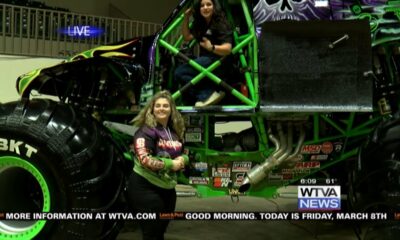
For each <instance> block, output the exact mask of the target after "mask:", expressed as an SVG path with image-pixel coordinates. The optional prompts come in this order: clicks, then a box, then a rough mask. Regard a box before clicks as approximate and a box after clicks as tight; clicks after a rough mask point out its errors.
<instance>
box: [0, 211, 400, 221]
mask: <svg viewBox="0 0 400 240" xmlns="http://www.w3.org/2000/svg"><path fill="white" fill-rule="evenodd" d="M4 220H17V221H32V220H250V221H257V220H324V221H326V220H328V221H336V220H338V221H343V220H357V221H377V220H398V221H400V212H399V213H397V212H395V213H393V212H391V213H384V212H371V213H360V212H171V213H151V212H140V213H129V212H112V213H91V212H73V213H61V212H51V213H50V212H34V213H7V212H0V221H4Z"/></svg>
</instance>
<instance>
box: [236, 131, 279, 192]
mask: <svg viewBox="0 0 400 240" xmlns="http://www.w3.org/2000/svg"><path fill="white" fill-rule="evenodd" d="M280 130H281V133H279V135H280V139H283V136H284V134H283V131H282V127H280ZM268 138H269V139H270V140H271V142H272V143H273V144H274V145H275V148H276V150H275V151H274V152H273V153H272V154H271V156H270V157H268V158H267V159H266V160H265V161H264V163H263V164H261V165H257V166H255V167H254V168H252V169H251V170H250V171H249V172H248V173H247V174H246V177H245V179H244V180H243V182H242V184H241V185H240V187H239V192H246V191H247V190H249V188H250V186H251V184H256V183H258V182H260V181H261V180H262V179H264V178H265V177H266V176H267V175H266V172H267V170H268V168H269V165H270V163H271V162H274V161H275V160H274V159H276V156H279V155H280V154H281V153H282V151H281V148H282V145H281V142H280V141H279V140H278V139H277V138H276V137H275V136H274V135H273V134H272V130H271V129H268Z"/></svg>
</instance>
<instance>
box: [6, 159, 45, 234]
mask: <svg viewBox="0 0 400 240" xmlns="http://www.w3.org/2000/svg"><path fill="white" fill-rule="evenodd" d="M11 186H12V187H11ZM0 192H1V196H0V206H2V208H3V209H5V210H6V212H5V213H4V214H7V212H18V211H20V212H24V213H27V212H49V211H50V191H49V187H48V185H47V183H46V181H45V179H44V177H43V175H42V174H41V172H40V171H39V170H38V169H37V168H36V167H35V166H34V165H32V164H31V163H29V162H27V161H25V160H24V159H21V158H18V157H13V156H2V157H0ZM31 217H32V215H31ZM45 224H46V221H45V220H38V221H35V220H32V221H26V220H13V221H10V220H3V221H0V239H31V238H33V237H35V236H36V235H37V234H38V233H39V232H40V231H41V230H42V229H43V227H44V226H45Z"/></svg>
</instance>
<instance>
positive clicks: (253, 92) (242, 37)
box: [155, 0, 259, 112]
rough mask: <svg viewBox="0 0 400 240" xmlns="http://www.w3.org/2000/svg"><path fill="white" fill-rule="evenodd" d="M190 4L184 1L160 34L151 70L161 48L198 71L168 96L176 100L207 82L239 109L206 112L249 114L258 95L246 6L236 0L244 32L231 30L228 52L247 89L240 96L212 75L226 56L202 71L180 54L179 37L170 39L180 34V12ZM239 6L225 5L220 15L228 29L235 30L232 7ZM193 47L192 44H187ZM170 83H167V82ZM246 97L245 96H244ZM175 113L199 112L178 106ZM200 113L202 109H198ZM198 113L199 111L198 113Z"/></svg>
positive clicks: (250, 21) (254, 42)
mask: <svg viewBox="0 0 400 240" xmlns="http://www.w3.org/2000/svg"><path fill="white" fill-rule="evenodd" d="M190 2H191V1H187V3H186V4H185V5H184V7H183V8H181V11H180V14H179V15H178V17H177V18H176V19H174V20H173V22H172V23H171V24H170V25H169V26H168V27H167V28H166V29H165V30H164V31H162V32H161V33H160V37H159V39H158V42H159V44H157V48H156V62H155V66H156V68H157V67H160V59H159V58H160V56H159V52H160V49H159V48H160V47H163V48H165V49H166V50H167V51H168V52H169V53H170V54H172V55H173V56H178V57H180V58H181V59H183V60H184V61H185V62H187V63H188V64H190V66H192V67H193V68H194V69H196V70H197V71H199V73H198V74H197V76H196V77H194V78H193V79H192V80H191V81H190V82H189V83H188V84H186V85H185V86H182V87H181V88H180V89H179V90H177V91H175V92H173V93H172V94H173V95H172V96H173V98H174V99H175V100H176V99H178V98H179V97H181V96H182V94H183V93H184V92H185V91H187V90H188V89H189V88H192V87H193V86H195V85H196V84H198V83H199V82H200V81H208V80H204V79H209V80H210V81H212V82H214V83H215V84H217V85H219V86H221V87H223V88H224V89H225V90H226V92H227V93H230V94H231V95H232V96H234V97H235V98H236V99H238V100H239V101H240V102H241V103H243V104H242V105H231V106H229V105H224V106H218V107H215V106H209V107H206V109H208V110H210V108H211V109H212V108H217V109H218V110H219V111H223V112H224V111H232V110H233V111H240V110H253V109H254V108H255V107H256V106H257V105H258V102H259V94H258V86H259V83H258V66H257V65H258V56H257V51H258V50H257V35H256V31H255V26H254V22H253V18H252V11H251V10H250V9H249V5H248V4H249V3H248V1H246V0H240V8H241V10H242V13H243V17H244V20H245V25H246V28H247V29H246V31H243V32H245V33H243V34H242V33H240V32H239V31H238V28H236V27H233V38H234V46H233V48H232V52H231V55H233V56H235V57H237V59H238V60H239V61H238V62H239V69H243V70H244V73H243V74H244V79H245V85H246V87H247V89H248V94H243V93H242V92H240V91H239V90H237V89H236V88H234V87H233V86H231V85H230V84H228V83H226V82H225V81H224V80H222V79H221V78H219V77H218V76H216V75H215V74H214V73H213V71H214V70H215V69H216V68H218V67H219V66H221V64H223V62H224V60H225V59H226V58H227V56H224V57H221V58H220V59H219V60H217V61H215V62H214V63H212V64H211V65H210V66H209V67H207V68H204V67H202V66H201V65H199V64H198V63H196V62H195V61H194V60H192V59H190V58H189V57H187V56H186V55H185V54H183V53H182V52H181V51H180V49H179V48H180V46H181V45H182V43H183V36H182V35H181V34H178V36H174V32H176V31H177V29H178V30H180V27H181V25H182V22H183V18H184V13H183V11H184V10H185V9H186V7H188V6H189V3H190ZM237 5H239V4H225V5H224V11H225V13H226V15H227V18H228V21H229V22H230V23H231V25H232V26H236V25H235V24H234V18H233V16H232V7H238V6H237ZM190 45H193V42H192V43H190ZM169 81H171V79H169ZM245 95H248V96H245ZM178 109H179V110H180V111H183V112H191V111H196V112H197V111H199V110H200V109H198V108H195V107H193V106H178ZM202 109H203V108H202ZM200 111H201V110H200Z"/></svg>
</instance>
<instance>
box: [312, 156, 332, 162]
mask: <svg viewBox="0 0 400 240" xmlns="http://www.w3.org/2000/svg"><path fill="white" fill-rule="evenodd" d="M328 157H329V155H326V154H324V155H312V156H311V160H314V161H325V160H328Z"/></svg>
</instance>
